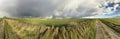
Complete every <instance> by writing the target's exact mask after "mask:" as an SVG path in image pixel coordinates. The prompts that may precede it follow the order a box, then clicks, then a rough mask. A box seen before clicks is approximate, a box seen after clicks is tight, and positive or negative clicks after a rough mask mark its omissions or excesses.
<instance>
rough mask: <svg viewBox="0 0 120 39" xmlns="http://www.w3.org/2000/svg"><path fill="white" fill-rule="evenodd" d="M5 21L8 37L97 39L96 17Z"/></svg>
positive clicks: (10, 38)
mask: <svg viewBox="0 0 120 39" xmlns="http://www.w3.org/2000/svg"><path fill="white" fill-rule="evenodd" d="M21 20H22V21H21ZM5 21H6V22H5V26H6V31H7V33H6V34H7V35H8V36H9V38H8V37H7V39H15V38H20V39H30V38H31V39H95V25H96V24H95V23H96V20H94V19H47V20H41V19H24V21H23V19H6V20H5ZM32 21H34V22H32ZM34 23H38V24H34ZM42 23H43V24H42ZM48 25H49V26H48ZM12 34H13V35H12ZM10 35H11V36H10ZM14 37H15V38H14Z"/></svg>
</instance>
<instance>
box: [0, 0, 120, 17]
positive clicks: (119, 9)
mask: <svg viewBox="0 0 120 39" xmlns="http://www.w3.org/2000/svg"><path fill="white" fill-rule="evenodd" d="M3 16H7V17H11V18H12V17H15V18H25V17H32V18H113V17H120V0H0V17H3Z"/></svg>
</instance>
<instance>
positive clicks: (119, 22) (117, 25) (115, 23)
mask: <svg viewBox="0 0 120 39" xmlns="http://www.w3.org/2000/svg"><path fill="white" fill-rule="evenodd" d="M101 21H102V22H103V23H104V24H106V25H107V26H109V27H111V28H112V29H114V30H116V31H117V32H119V33H120V19H119V18H114V19H101Z"/></svg>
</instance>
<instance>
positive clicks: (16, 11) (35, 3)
mask: <svg viewBox="0 0 120 39" xmlns="http://www.w3.org/2000/svg"><path fill="white" fill-rule="evenodd" d="M53 9H54V8H53V6H52V4H51V3H50V1H48V0H47V1H45V0H19V1H18V2H17V6H16V8H14V7H13V8H11V9H9V10H8V11H9V12H11V13H10V15H12V16H13V17H44V16H49V15H51V14H52V13H53V12H51V11H53Z"/></svg>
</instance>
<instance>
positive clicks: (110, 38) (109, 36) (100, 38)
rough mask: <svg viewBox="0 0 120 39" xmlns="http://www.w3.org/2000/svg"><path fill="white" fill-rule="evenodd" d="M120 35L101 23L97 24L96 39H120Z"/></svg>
mask: <svg viewBox="0 0 120 39" xmlns="http://www.w3.org/2000/svg"><path fill="white" fill-rule="evenodd" d="M119 35H120V34H119V33H117V32H115V31H114V30H113V29H111V28H109V27H108V26H106V25H105V24H103V23H102V22H101V21H97V24H96V39H120V36H119Z"/></svg>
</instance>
